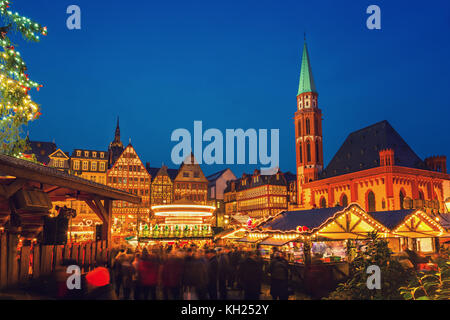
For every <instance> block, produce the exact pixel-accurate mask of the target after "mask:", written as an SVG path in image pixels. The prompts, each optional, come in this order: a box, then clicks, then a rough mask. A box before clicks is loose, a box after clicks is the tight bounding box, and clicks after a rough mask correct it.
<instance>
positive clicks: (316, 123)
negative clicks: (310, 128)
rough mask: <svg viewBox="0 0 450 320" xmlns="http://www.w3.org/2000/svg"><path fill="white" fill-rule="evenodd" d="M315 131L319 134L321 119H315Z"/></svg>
mask: <svg viewBox="0 0 450 320" xmlns="http://www.w3.org/2000/svg"><path fill="white" fill-rule="evenodd" d="M314 132H315V133H316V135H318V134H319V121H317V118H315V119H314Z"/></svg>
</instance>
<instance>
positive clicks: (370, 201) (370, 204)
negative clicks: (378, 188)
mask: <svg viewBox="0 0 450 320" xmlns="http://www.w3.org/2000/svg"><path fill="white" fill-rule="evenodd" d="M375 209H376V208H375V194H374V193H373V191H372V190H371V191H369V193H368V194H367V212H374V211H375Z"/></svg>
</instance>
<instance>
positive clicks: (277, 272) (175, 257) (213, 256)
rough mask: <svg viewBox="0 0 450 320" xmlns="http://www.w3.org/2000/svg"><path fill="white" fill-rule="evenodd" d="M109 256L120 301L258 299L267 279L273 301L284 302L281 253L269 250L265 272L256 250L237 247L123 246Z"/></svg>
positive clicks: (285, 272)
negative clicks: (233, 293)
mask: <svg viewBox="0 0 450 320" xmlns="http://www.w3.org/2000/svg"><path fill="white" fill-rule="evenodd" d="M112 256H113V257H114V258H113V261H112V263H111V265H112V270H111V271H112V274H113V284H114V290H115V295H116V296H117V297H118V298H120V299H125V300H129V299H135V300H147V299H151V300H156V299H160V298H162V299H164V300H171V299H172V300H180V299H181V300H192V299H199V300H206V299H210V300H217V299H219V300H226V299H228V293H229V291H230V290H235V291H237V292H240V293H241V297H242V298H244V299H246V300H257V299H259V297H260V294H261V285H262V283H263V281H264V280H266V278H267V277H268V278H267V280H269V281H270V285H271V290H270V293H271V295H272V297H273V299H286V300H287V299H288V276H289V273H288V272H289V268H288V262H287V261H286V259H285V257H284V254H283V253H281V252H274V254H273V259H272V260H271V263H270V266H269V268H268V270H264V263H263V259H262V258H261V256H260V254H259V251H258V250H245V249H241V248H238V247H219V248H213V247H202V248H199V247H197V246H195V245H190V246H187V247H175V246H161V245H154V246H146V247H138V248H136V249H133V248H130V247H129V248H124V247H122V248H117V249H116V250H113V252H112Z"/></svg>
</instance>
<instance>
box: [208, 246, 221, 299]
mask: <svg viewBox="0 0 450 320" xmlns="http://www.w3.org/2000/svg"><path fill="white" fill-rule="evenodd" d="M206 257H207V258H208V294H209V299H211V300H217V281H218V271H219V263H218V262H217V256H216V251H215V250H213V249H210V250H208V251H207V254H206Z"/></svg>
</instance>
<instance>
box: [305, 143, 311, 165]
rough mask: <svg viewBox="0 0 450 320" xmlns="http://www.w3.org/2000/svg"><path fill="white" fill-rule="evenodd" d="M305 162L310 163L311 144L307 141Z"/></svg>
mask: <svg viewBox="0 0 450 320" xmlns="http://www.w3.org/2000/svg"><path fill="white" fill-rule="evenodd" d="M306 161H307V162H310V161H311V144H310V143H309V141H308V142H306Z"/></svg>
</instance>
